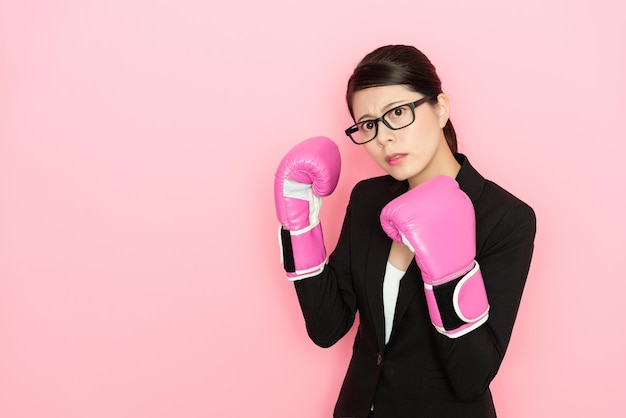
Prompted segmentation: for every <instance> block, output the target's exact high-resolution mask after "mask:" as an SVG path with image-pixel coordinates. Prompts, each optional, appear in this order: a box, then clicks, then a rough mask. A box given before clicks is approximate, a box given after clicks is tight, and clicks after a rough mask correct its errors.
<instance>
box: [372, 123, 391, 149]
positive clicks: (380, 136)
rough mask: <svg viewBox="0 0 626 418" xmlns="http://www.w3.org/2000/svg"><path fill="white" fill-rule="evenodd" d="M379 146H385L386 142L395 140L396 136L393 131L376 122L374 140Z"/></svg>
mask: <svg viewBox="0 0 626 418" xmlns="http://www.w3.org/2000/svg"><path fill="white" fill-rule="evenodd" d="M374 140H375V141H377V142H378V143H379V144H380V145H385V144H386V143H388V142H391V141H395V140H396V134H395V131H394V130H393V129H390V128H389V127H388V126H387V125H385V124H384V123H383V122H382V121H380V122H378V133H377V134H376V138H374Z"/></svg>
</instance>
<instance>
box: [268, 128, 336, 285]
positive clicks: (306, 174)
mask: <svg viewBox="0 0 626 418" xmlns="http://www.w3.org/2000/svg"><path fill="white" fill-rule="evenodd" d="M340 171H341V157H340V155H339V148H338V147H337V145H336V144H335V143H334V142H333V141H331V140H330V139H328V138H326V137H323V136H318V137H313V138H309V139H307V140H305V141H302V142H301V143H299V144H297V145H296V146H295V147H293V148H292V149H291V150H290V151H289V152H288V153H287V155H285V157H283V159H282V160H281V162H280V164H279V165H278V169H277V170H276V177H275V179H274V200H275V203H276V215H277V216H278V221H279V222H280V224H281V229H280V240H279V243H280V246H281V256H282V257H281V262H282V263H283V267H284V268H285V271H286V272H287V278H289V279H290V280H299V279H304V278H307V277H312V276H315V275H318V274H319V273H321V272H322V270H323V269H324V265H325V264H326V248H325V247H324V237H323V235H322V225H321V224H320V220H319V211H320V208H321V206H322V199H321V197H322V196H328V195H329V194H331V193H332V192H333V191H334V190H335V187H336V186H337V182H338V181H339V172H340Z"/></svg>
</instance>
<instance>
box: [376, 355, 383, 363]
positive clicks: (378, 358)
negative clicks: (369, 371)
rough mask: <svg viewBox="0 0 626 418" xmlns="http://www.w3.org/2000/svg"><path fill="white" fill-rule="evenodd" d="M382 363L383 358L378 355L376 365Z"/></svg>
mask: <svg viewBox="0 0 626 418" xmlns="http://www.w3.org/2000/svg"><path fill="white" fill-rule="evenodd" d="M382 362H383V356H382V355H381V354H380V353H378V357H376V365H377V366H380V363H382Z"/></svg>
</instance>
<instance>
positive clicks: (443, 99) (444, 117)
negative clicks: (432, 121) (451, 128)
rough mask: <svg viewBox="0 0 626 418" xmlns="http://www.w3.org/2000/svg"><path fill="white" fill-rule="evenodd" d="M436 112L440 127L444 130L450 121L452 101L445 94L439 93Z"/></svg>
mask: <svg viewBox="0 0 626 418" xmlns="http://www.w3.org/2000/svg"><path fill="white" fill-rule="evenodd" d="M435 111H436V112H437V115H438V117H439V126H440V127H441V128H443V127H444V126H446V123H448V119H450V99H448V96H447V95H446V94H445V93H439V95H438V96H437V104H436V105H435Z"/></svg>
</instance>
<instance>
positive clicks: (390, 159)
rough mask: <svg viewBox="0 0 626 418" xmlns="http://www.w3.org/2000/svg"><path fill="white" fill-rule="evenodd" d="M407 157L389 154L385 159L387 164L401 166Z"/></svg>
mask: <svg viewBox="0 0 626 418" xmlns="http://www.w3.org/2000/svg"><path fill="white" fill-rule="evenodd" d="M406 156H407V154H400V153H394V154H389V155H387V156H386V157H385V162H386V163H387V164H389V165H397V164H400V163H401V162H402V161H403V160H404V159H405V158H406Z"/></svg>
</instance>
